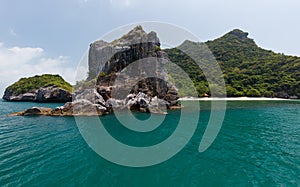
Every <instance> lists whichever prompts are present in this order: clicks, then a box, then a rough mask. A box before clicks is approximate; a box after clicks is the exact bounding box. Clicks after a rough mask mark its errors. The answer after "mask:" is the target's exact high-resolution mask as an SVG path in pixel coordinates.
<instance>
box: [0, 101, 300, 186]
mask: <svg viewBox="0 0 300 187" xmlns="http://www.w3.org/2000/svg"><path fill="white" fill-rule="evenodd" d="M191 102H193V101H191ZM59 105H60V104H40V103H22V102H19V103H11V102H5V101H3V100H1V101H0V186H143V187H144V186H164V187H165V186H213V187H215V186H300V101H228V102H227V111H226V116H225V120H224V123H223V126H222V128H221V130H220V133H219V135H218V136H217V138H216V140H215V141H214V143H213V144H212V145H211V147H209V149H207V150H206V151H205V152H203V153H200V152H198V147H199V143H200V141H201V138H202V135H203V133H204V130H205V128H206V125H207V122H208V119H209V116H210V110H209V105H210V102H209V101H201V102H200V106H201V109H202V110H201V112H200V120H199V121H200V122H199V124H198V127H197V130H196V132H195V134H194V136H193V137H192V139H191V140H190V141H189V143H188V144H187V145H186V146H185V147H184V148H183V149H182V150H181V151H180V152H179V153H178V154H177V155H175V156H174V157H172V158H171V159H169V160H167V161H165V162H163V163H161V164H158V165H154V166H149V167H144V168H131V167H125V166H120V165H117V164H114V163H111V162H109V161H107V160H105V159H104V158H102V157H100V156H99V155H98V154H96V153H95V152H94V151H93V150H92V149H91V148H90V147H89V146H88V145H87V143H86V142H85V141H84V139H83V138H82V136H81V134H80V132H79V129H78V127H77V125H76V121H75V119H74V118H73V117H47V116H39V117H7V116H6V114H9V113H12V112H16V111H21V110H24V109H27V108H29V107H32V106H48V107H56V106H59ZM192 112H193V111H191V116H192V115H193V113H192ZM194 112H197V111H194ZM134 115H135V116H136V117H137V118H138V119H147V118H148V116H147V114H141V113H135V114H134ZM179 116H180V111H169V114H168V115H167V116H166V120H165V121H164V123H163V124H162V125H161V126H160V127H159V128H157V129H155V130H154V131H152V132H148V133H133V132H131V131H130V130H128V129H126V128H125V127H123V126H122V125H120V124H119V123H118V121H117V119H116V118H115V117H114V116H113V115H109V116H104V117H101V120H102V121H103V125H104V126H105V128H106V130H107V131H108V132H109V133H110V134H111V135H112V136H114V137H115V138H116V139H118V140H119V141H121V142H124V143H127V144H130V145H135V146H145V145H152V144H156V143H158V142H161V141H163V140H164V139H165V138H167V137H168V136H170V135H171V134H172V132H173V131H174V129H175V128H176V125H169V124H170V122H174V123H175V122H176V120H178V117H179ZM171 124H173V123H171ZM122 156H124V155H120V157H122Z"/></svg>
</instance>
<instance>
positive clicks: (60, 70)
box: [0, 43, 76, 95]
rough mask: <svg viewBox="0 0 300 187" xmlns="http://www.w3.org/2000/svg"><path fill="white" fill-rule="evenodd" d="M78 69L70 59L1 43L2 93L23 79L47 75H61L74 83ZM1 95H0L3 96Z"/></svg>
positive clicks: (0, 75) (36, 49)
mask: <svg viewBox="0 0 300 187" xmlns="http://www.w3.org/2000/svg"><path fill="white" fill-rule="evenodd" d="M75 72H76V67H71V66H70V60H69V58H68V57H65V56H59V57H56V58H49V57H47V56H46V55H45V53H44V50H43V49H42V48H32V47H17V46H16V47H6V46H5V45H4V44H3V43H0V91H1V92H2V93H3V91H4V89H5V87H7V86H8V85H10V84H12V83H14V82H16V81H18V80H19V79H20V78H21V77H28V76H34V75H40V74H45V73H50V74H59V75H61V76H62V77H63V78H64V79H65V80H66V81H68V82H70V83H74V82H75V81H74V77H75ZM2 93H0V95H1V94H2Z"/></svg>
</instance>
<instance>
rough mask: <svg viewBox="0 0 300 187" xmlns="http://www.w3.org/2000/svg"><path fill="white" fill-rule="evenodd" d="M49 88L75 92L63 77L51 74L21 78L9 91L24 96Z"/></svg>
mask: <svg viewBox="0 0 300 187" xmlns="http://www.w3.org/2000/svg"><path fill="white" fill-rule="evenodd" d="M47 86H57V87H60V88H63V89H65V90H67V91H69V92H72V91H73V87H72V85H71V84H69V83H68V82H66V81H65V80H64V79H63V78H62V77H61V76H59V75H50V74H44V75H36V76H34V77H29V78H21V79H20V80H19V81H18V82H15V83H14V84H12V85H10V86H9V87H8V88H7V89H8V90H10V91H12V92H13V93H14V94H23V93H26V92H30V91H34V90H37V89H39V88H41V87H47Z"/></svg>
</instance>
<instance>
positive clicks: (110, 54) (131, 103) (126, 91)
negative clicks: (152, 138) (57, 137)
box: [5, 26, 181, 116]
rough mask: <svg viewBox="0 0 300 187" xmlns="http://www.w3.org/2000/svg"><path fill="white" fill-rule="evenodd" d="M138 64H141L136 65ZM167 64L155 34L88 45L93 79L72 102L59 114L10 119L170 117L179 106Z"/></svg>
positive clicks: (43, 111)
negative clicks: (116, 114)
mask: <svg viewBox="0 0 300 187" xmlns="http://www.w3.org/2000/svg"><path fill="white" fill-rule="evenodd" d="M137 61H139V62H140V63H139V64H134V63H135V62H137ZM167 61H169V59H168V55H167V54H166V53H165V52H163V51H162V50H161V49H160V41H159V38H158V37H157V34H156V33H155V32H153V31H152V32H150V33H146V32H145V31H144V30H143V28H142V27H141V26H137V27H135V28H134V29H133V30H131V31H130V32H129V33H127V34H125V35H124V36H122V37H121V38H120V39H117V40H114V41H112V42H110V43H108V42H106V41H102V40H100V41H96V42H94V43H92V44H91V45H90V49H89V60H88V63H89V77H88V78H87V80H85V81H82V82H81V83H78V85H77V86H76V90H75V91H74V92H73V101H72V102H67V103H66V104H65V105H63V106H61V107H57V108H55V109H51V108H39V107H33V108H31V109H28V110H26V111H23V112H18V113H14V114H12V115H21V116H23V115H49V116H76V115H99V116H101V115H105V114H110V113H112V112H113V110H135V111H140V112H152V113H159V114H166V109H177V108H180V107H181V106H180V104H179V102H178V99H179V95H178V90H177V88H176V87H175V86H174V85H173V84H172V83H171V82H170V81H169V78H168V75H167V72H166V69H165V67H164V63H165V62H167ZM154 67H155V68H154ZM93 83H95V84H93ZM7 93H8V91H7ZM8 95H9V94H5V98H6V97H7V96H8ZM23 97H24V94H23ZM35 98H36V96H35Z"/></svg>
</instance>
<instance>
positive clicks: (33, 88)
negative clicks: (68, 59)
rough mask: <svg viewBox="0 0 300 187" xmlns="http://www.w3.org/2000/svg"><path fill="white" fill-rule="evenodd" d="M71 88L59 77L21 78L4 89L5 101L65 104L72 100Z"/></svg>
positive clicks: (37, 76) (38, 76)
mask: <svg viewBox="0 0 300 187" xmlns="http://www.w3.org/2000/svg"><path fill="white" fill-rule="evenodd" d="M72 91H73V87H72V85H71V84H70V83H68V82H66V81H65V80H64V79H63V78H62V77H61V76H59V75H50V74H44V75H36V76H34V77H28V78H21V79H20V80H19V81H17V82H15V83H13V84H12V85H10V86H9V87H7V88H6V89H5V92H4V95H3V99H4V100H6V101H32V102H45V103H46V102H55V103H65V102H68V101H71V100H72V95H71V93H72Z"/></svg>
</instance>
